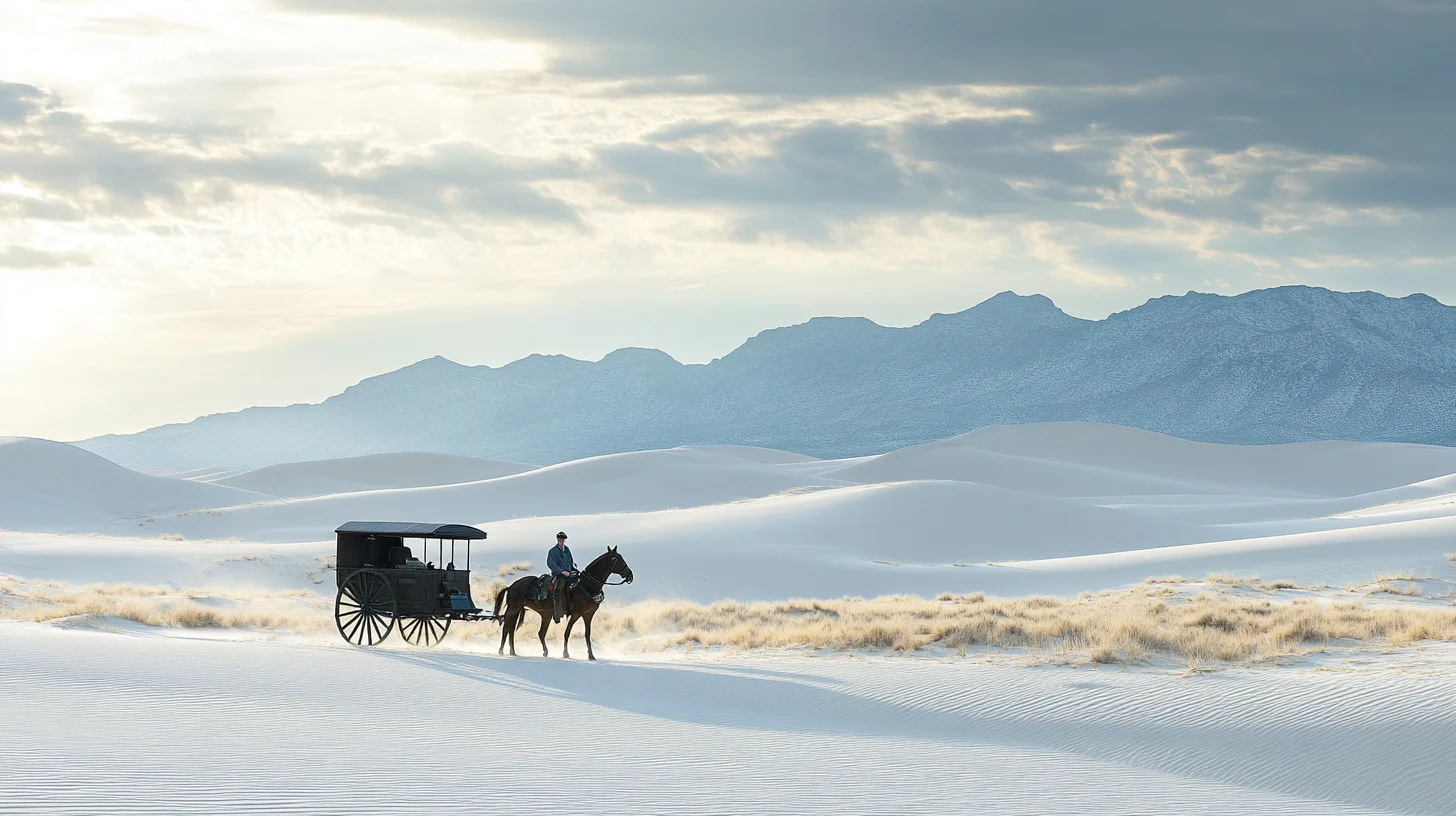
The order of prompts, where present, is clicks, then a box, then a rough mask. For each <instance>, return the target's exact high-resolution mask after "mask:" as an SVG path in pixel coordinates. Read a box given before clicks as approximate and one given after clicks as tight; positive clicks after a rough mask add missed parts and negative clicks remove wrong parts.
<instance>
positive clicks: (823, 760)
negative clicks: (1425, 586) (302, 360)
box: [0, 623, 1456, 814]
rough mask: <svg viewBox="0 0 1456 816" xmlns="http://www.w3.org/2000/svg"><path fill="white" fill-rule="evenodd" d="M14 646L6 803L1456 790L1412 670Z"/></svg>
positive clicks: (34, 639)
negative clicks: (1203, 670) (1213, 670)
mask: <svg viewBox="0 0 1456 816" xmlns="http://www.w3.org/2000/svg"><path fill="white" fill-rule="evenodd" d="M0 653H4V654H5V655H6V663H5V668H4V670H3V671H0V720H3V721H4V722H5V723H6V739H4V740H0V767H4V768H5V773H4V774H0V802H3V808H4V810H5V811H6V812H9V813H24V814H40V813H114V814H123V813H148V814H150V813H198V814H201V813H220V812H252V813H281V812H295V813H298V812H308V813H338V812H348V813H360V814H370V813H380V814H393V813H400V812H413V813H482V812H501V813H512V814H535V813H541V814H546V813H581V814H608V813H611V814H622V813H786V812H791V813H825V814H843V813H945V814H952V813H986V814H1013V813H1014V814H1027V813H1072V814H1076V813H1166V814H1269V813H1280V814H1354V813H1408V814H1447V813H1450V812H1451V809H1450V805H1451V801H1450V792H1449V790H1448V785H1447V783H1448V781H1449V780H1450V779H1451V778H1452V776H1453V774H1456V755H1453V754H1452V753H1451V752H1450V751H1449V750H1448V748H1449V746H1448V744H1447V743H1448V742H1449V735H1450V734H1451V733H1452V732H1453V730H1456V694H1453V692H1456V681H1453V678H1452V676H1451V675H1450V674H1440V673H1438V674H1427V673H1426V672H1425V671H1424V670H1423V668H1422V666H1421V665H1420V664H1419V663H1415V664H1411V663H1402V664H1399V665H1392V666H1388V667H1385V668H1379V667H1370V666H1359V665H1349V666H1337V665H1332V666H1330V668H1332V669H1337V670H1336V671H1328V672H1323V673H1317V672H1307V671H1306V672H1298V673H1295V672H1291V671H1279V670H1275V671H1268V670H1265V671H1241V670H1233V671H1228V672H1224V673H1221V674H1218V675H1215V676H1210V677H1191V678H1190V677H1180V676H1176V675H1174V674H1162V673H1149V672H1141V673H1126V672H1118V671H1094V670H1083V671H1077V670H1067V669H1049V670H1029V669H1018V668H1012V667H1007V666H1001V665H995V664H994V663H989V664H988V663H986V662H983V661H977V660H959V661H952V662H946V661H937V660H917V659H904V658H901V659H893V658H891V659H877V660H867V659H864V658H846V659H835V658H819V659H813V658H772V657H764V658H737V659H719V660H705V661H704V660H700V661H675V662H655V663H643V662H624V661H612V660H611V658H610V655H604V657H606V658H607V660H606V661H605V662H599V663H597V664H587V663H584V662H577V661H561V660H542V659H539V658H537V659H531V658H518V659H511V658H496V657H494V656H490V657H486V656H481V655H475V654H467V653H460V652H451V651H435V652H422V651H415V650H404V649H376V650H357V649H352V648H347V647H343V646H339V645H323V644H319V645H315V644H313V643H308V642H292V643H287V642H285V643H266V642H257V641H241V642H240V641H231V640H197V639H191V640H186V639H176V638H161V637H154V636H150V635H149V633H148V632H147V631H146V630H145V629H144V628H143V627H128V626H118V627H117V629H116V633H114V634H108V633H103V632H98V631H92V630H87V629H84V628H80V629H73V630H62V629H57V628H55V627H49V626H40V625H35V624H16V623H11V624H5V623H0ZM1447 657H1448V659H1449V656H1447ZM82 769H84V770H82ZM548 776H549V777H558V778H566V779H569V780H571V783H570V784H569V785H567V786H564V787H561V786H558V787H554V788H553V786H550V785H546V784H543V781H542V780H543V779H544V778H546V777H548Z"/></svg>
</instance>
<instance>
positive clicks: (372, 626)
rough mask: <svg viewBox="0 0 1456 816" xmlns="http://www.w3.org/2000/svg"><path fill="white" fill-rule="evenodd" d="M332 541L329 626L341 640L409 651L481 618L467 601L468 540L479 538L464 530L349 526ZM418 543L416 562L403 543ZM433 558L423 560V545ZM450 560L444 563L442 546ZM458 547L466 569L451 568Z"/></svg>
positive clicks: (371, 523)
mask: <svg viewBox="0 0 1456 816" xmlns="http://www.w3.org/2000/svg"><path fill="white" fill-rule="evenodd" d="M334 532H335V533H336V534H337V535H338V550H337V560H336V562H335V564H334V566H335V570H336V574H337V579H338V586H339V594H338V596H337V598H336V599H335V601H334V622H335V623H336V624H338V627H339V634H341V635H343V636H344V640H347V641H349V642H350V643H353V644H355V645H356V646H373V645H374V644H376V643H379V642H380V641H382V640H384V639H385V638H387V637H389V633H390V632H391V631H392V630H393V629H394V626H395V623H396V622H397V623H398V624H399V636H400V637H402V638H404V639H405V640H406V641H408V642H409V643H412V644H414V645H416V646H434V645H435V644H437V643H439V642H440V640H441V638H443V637H445V633H446V632H448V631H449V630H450V622H451V621H457V620H488V619H491V616H489V615H483V614H482V613H481V609H480V607H478V606H476V605H475V601H474V600H472V599H471V597H470V542H472V541H479V540H482V539H484V538H485V532H484V531H483V530H478V529H476V528H474V527H470V526H467V525H464V524H413V523H408V522H396V521H351V522H349V523H348V524H345V525H344V526H342V527H340V528H339V529H337V530H335V531H334ZM411 540H420V541H421V550H422V552H421V553H420V556H422V557H416V555H415V553H414V551H413V550H411V549H410V547H409V546H408V545H407V544H406V543H405V542H407V541H411ZM432 541H433V542H436V543H437V545H438V549H437V553H438V560H430V558H429V556H430V543H431V542H432ZM447 541H448V542H450V547H449V549H450V559H449V561H446V560H445V542H447ZM461 542H464V550H465V553H464V555H465V569H457V568H456V567H455V558H456V554H457V553H456V547H457V546H458V545H459V544H460V543H461Z"/></svg>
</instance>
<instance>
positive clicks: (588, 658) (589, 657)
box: [586, 655, 596, 660]
mask: <svg viewBox="0 0 1456 816" xmlns="http://www.w3.org/2000/svg"><path fill="white" fill-rule="evenodd" d="M586 659H587V660H596V658H595V657H592V656H591V655H587V656H586Z"/></svg>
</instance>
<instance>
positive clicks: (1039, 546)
mask: <svg viewBox="0 0 1456 816" xmlns="http://www.w3.org/2000/svg"><path fill="white" fill-rule="evenodd" d="M76 454H80V455H79V456H78V455H76ZM366 459H368V458H366ZM381 461H384V460H381V459H379V458H374V459H368V461H366V462H363V463H352V464H351V463H350V462H349V460H335V461H333V462H314V463H301V464H300V465H298V466H294V465H280V466H277V467H275V468H273V469H271V470H270V469H266V468H264V469H258V470H255V471H250V472H249V473H252V474H254V476H253V478H254V479H255V480H261V479H263V478H264V477H266V478H267V479H268V480H271V481H270V484H269V485H268V486H270V487H271V489H273V490H276V491H279V492H290V491H291V492H293V493H295V494H298V493H305V492H312V491H313V490H315V489H317V488H319V487H320V486H325V487H326V486H327V485H328V484H334V485H344V486H345V487H346V492H333V493H327V494H324V495H316V496H311V497H294V498H275V497H271V496H264V495H262V494H261V493H259V492H256V491H254V492H243V491H242V490H240V489H239V488H240V487H241V484H242V481H243V480H236V481H239V485H238V486H236V487H229V486H227V484H226V480H228V479H233V478H234V477H236V476H239V475H241V474H239V473H237V472H235V471H227V470H225V469H222V468H217V469H204V470H201V471H197V472H193V473H188V474H183V475H182V476H183V478H177V477H173V478H163V477H156V476H143V475H141V474H135V473H132V472H130V471H126V470H125V469H121V468H116V466H114V465H112V464H111V463H109V462H106V461H105V460H101V459H99V458H97V457H94V456H91V455H90V454H84V453H83V452H78V451H74V449H70V448H68V446H63V445H56V444H55V443H44V442H38V441H31V440H26V441H22V442H21V443H11V444H10V445H0V606H3V607H4V609H3V610H0V617H6V618H11V619H12V620H0V655H4V658H5V659H4V661H3V663H0V721H3V722H5V723H6V724H7V731H6V736H7V739H5V740H3V741H0V767H5V768H6V769H7V773H6V774H0V810H6V811H7V812H11V811H13V812H26V813H30V812H36V813H39V812H78V811H80V812H108V813H125V812H147V813H153V812H167V813H176V812H196V813H202V812H216V811H219V810H272V811H288V810H293V811H328V810H331V809H347V810H350V811H351V812H360V813H368V812H380V813H388V812H399V811H400V810H401V809H406V810H411V811H417V810H429V811H431V812H477V811H479V810H480V809H483V808H490V807H496V808H497V809H500V810H503V811H509V812H513V813H551V812H562V811H569V812H586V813H623V812H662V811H668V812H678V811H690V812H724V811H731V812H765V813H767V812H775V813H776V812H785V811H789V812H822V813H843V812H907V811H908V812H938V813H960V812H986V813H1026V812H1129V811H1132V812H1162V813H1200V812H1202V813H1267V812H1272V811H1278V812H1288V813H1356V812H1361V813H1369V812H1406V813H1433V814H1434V813H1446V812H1449V794H1448V793H1447V792H1446V790H1445V785H1444V780H1445V779H1449V778H1450V777H1451V775H1452V772H1453V771H1456V766H1453V760H1452V759H1451V758H1450V755H1449V752H1448V751H1445V750H1444V749H1443V747H1442V746H1443V745H1444V741H1445V735H1446V734H1447V733H1449V732H1450V730H1451V725H1452V720H1453V719H1456V703H1453V702H1452V701H1453V699H1456V696H1453V695H1452V693H1451V692H1452V691H1456V653H1453V648H1452V645H1451V644H1449V643H1445V642H1442V641H1440V640H1435V639H1433V638H1444V637H1449V632H1448V630H1447V628H1445V627H1447V626H1448V623H1447V622H1448V621H1449V620H1450V615H1451V614H1452V613H1451V610H1452V609H1453V608H1456V607H1452V606H1451V597H1450V596H1451V594H1452V591H1451V587H1452V583H1453V581H1456V561H1452V560H1450V558H1449V556H1448V554H1449V553H1450V552H1451V549H1452V547H1451V543H1450V542H1451V540H1452V538H1453V536H1456V479H1452V478H1448V477H1451V476H1452V474H1456V451H1451V450H1448V449H1444V448H1434V447H1425V446H1413V445H1383V444H1370V445H1350V444H1344V443H1321V444H1311V445H1284V446H1272V447H1262V448H1257V447H1240V446H1221V445H1202V444H1198V443H1190V442H1184V441H1181V440H1176V439H1170V438H1168V437H1162V436H1158V435H1156V434H1148V433H1144V432H1140V431H1132V430H1128V429H1124V428H1112V427H1107V426H1096V425H1084V424H1072V423H1067V424H1054V425H1032V426H1019V427H1011V428H990V429H985V430H983V431H978V432H975V433H972V434H967V435H965V436H962V437H958V438H956V439H952V440H946V441H944V442H940V443H932V444H929V445H921V446H916V447H914V448H907V449H905V450H901V451H894V452H891V453H887V454H884V455H882V456H875V457H860V458H857V459H853V460H844V461H820V460H814V459H810V458H808V457H802V456H796V455H793V454H786V453H783V452H777V451H764V450H759V449H752V448H739V447H732V446H707V447H697V448H683V449H675V450H669V451H645V452H639V453H630V454H620V455H613V456H606V457H595V458H593V459H587V460H581V461H577V462H567V463H563V464H559V465H553V466H549V467H543V468H537V469H530V470H524V471H520V472H511V473H503V474H501V475H493V474H492V473H491V472H490V471H489V470H488V468H491V467H494V466H495V465H494V464H492V463H489V462H485V460H474V461H467V462H456V461H451V463H450V466H451V467H452V468H456V470H450V469H449V468H444V467H441V468H440V469H439V472H431V465H430V463H431V462H432V461H442V462H443V461H445V460H437V459H434V458H433V457H431V456H422V457H413V456H410V457H404V458H402V459H401V460H400V461H401V462H406V463H408V465H409V467H407V468H404V467H402V468H401V470H400V472H399V473H398V474H392V473H391V471H390V469H389V468H388V467H380V462H381ZM360 464H362V465H367V467H364V468H363V470H360V471H357V472H355V471H352V470H351V468H354V467H355V465H360ZM459 468H465V471H464V472H463V473H462V472H461V471H460V470H459ZM478 468H486V469H487V470H485V471H481V470H479V469H478ZM507 469H508V470H509V469H510V468H509V467H508V468H507ZM447 471H448V472H447ZM258 474H261V476H259V475H258ZM395 475H397V476H398V478H397V480H393V481H392V479H394V476H395ZM474 476H481V477H482V478H469V477H474ZM461 478H466V480H464V481H461V480H460V479H461ZM359 484H364V485H366V486H367V487H369V488H370V489H368V490H355V489H348V488H351V486H353V485H359ZM252 486H253V487H254V488H258V487H263V486H264V485H263V482H262V481H254V482H252ZM356 519H358V520H386V519H387V520H401V521H403V520H417V521H440V522H460V523H474V524H479V525H480V526H482V527H483V528H484V529H486V530H488V531H489V533H490V538H489V539H488V540H487V541H486V542H483V543H478V544H477V545H475V551H474V563H473V564H472V566H473V567H474V569H475V575H476V578H477V586H476V590H475V591H476V594H477V601H479V602H481V603H483V604H486V605H488V604H489V602H490V600H493V599H492V598H489V597H488V595H489V594H490V589H491V588H492V585H493V584H494V585H498V582H499V581H500V580H501V573H502V572H505V573H509V574H510V575H511V576H512V577H515V576H519V575H520V574H522V573H523V572H539V571H540V570H541V569H542V562H543V560H544V556H545V550H546V548H547V546H549V544H550V543H551V536H552V535H553V534H554V532H555V531H556V530H557V529H567V530H569V531H570V533H571V535H572V538H571V543H572V546H573V549H574V550H575V552H576V554H577V558H578V561H583V562H584V561H586V560H589V559H590V558H591V557H593V556H595V555H596V554H597V553H598V552H600V550H601V549H602V548H604V547H605V546H607V545H608V544H610V545H616V546H620V547H621V551H622V553H623V554H624V555H625V556H626V557H627V558H628V560H629V562H630V563H631V565H632V567H633V569H634V571H635V573H636V576H637V581H636V583H634V584H632V585H630V586H623V587H613V588H612V589H611V590H609V593H608V598H607V606H606V609H605V611H604V612H603V613H602V618H601V619H600V621H599V623H600V624H601V625H600V627H599V632H598V644H599V645H598V649H597V652H598V655H599V657H602V658H603V660H602V661H601V662H599V663H597V664H594V665H588V664H585V663H581V662H576V661H572V662H566V661H560V660H558V659H555V658H554V657H553V658H552V659H550V660H544V661H543V660H542V659H540V658H539V657H521V658H517V659H510V658H497V657H495V655H494V651H495V644H496V642H497V640H498V638H499V628H498V627H496V626H495V625H493V624H476V625H472V626H459V627H456V629H455V630H454V631H452V633H451V634H450V636H449V638H447V640H446V642H445V643H444V644H443V645H442V646H441V647H440V648H439V649H437V650H435V651H424V650H417V649H413V648H408V647H404V646H402V645H400V644H398V643H396V641H395V640H394V639H391V640H390V641H388V642H387V645H386V646H385V647H384V648H378V649H374V650H358V649H354V648H353V647H349V646H346V645H344V644H342V643H341V642H340V641H339V640H338V638H337V635H336V633H334V632H332V619H331V616H330V612H331V606H332V597H333V595H332V593H333V580H334V577H333V573H332V572H330V571H328V569H327V566H328V563H329V557H330V556H331V555H332V552H333V544H332V540H331V531H332V529H333V528H334V527H335V526H337V525H338V524H340V523H342V522H344V521H349V520H356ZM523 565H530V566H526V567H524V569H523ZM1177 575H1182V576H1189V577H1190V578H1191V579H1192V580H1181V579H1180V580H1174V579H1172V578H1171V576H1177ZM1210 575H1212V576H1213V577H1212V578H1211V579H1209V578H1204V577H1203V576H1210ZM1160 576H1169V577H1168V578H1167V579H1166V580H1160V581H1156V582H1152V583H1144V581H1145V579H1149V578H1156V577H1160ZM1252 576H1261V577H1260V579H1258V580H1253V579H1252ZM940 593H949V594H950V597H948V598H945V599H942V600H936V597H935V596H937V595H939V594H940ZM977 593H984V596H982V597H979V598H978V597H977ZM1081 593H1091V595H1090V596H1089V597H1087V598H1082V599H1079V598H1078V596H1079V594H1081ZM887 595H888V596H894V595H909V596H918V597H903V598H888V599H881V600H876V598H877V597H879V596H887ZM846 596H851V597H850V598H849V599H846ZM1029 596H1050V597H1049V598H1047V599H1046V600H1035V599H1032V598H1030V597H1029ZM1204 596H1206V597H1204ZM855 597H858V598H860V599H864V600H855ZM1200 597H1202V600H1200ZM795 598H808V599H810V600H806V601H802V602H795V601H792V600H791V599H795ZM973 598H974V599H976V600H974V601H972V600H971V599H973ZM814 599H817V600H814ZM1001 599H1005V600H1001ZM720 601H722V602H723V603H721V604H718V605H717V606H714V604H717V603H718V602H720ZM1355 603H1358V604H1359V607H1358V609H1357V608H1356V607H1354V606H1351V604H1355ZM1157 605H1162V609H1163V611H1161V612H1155V611H1154V609H1155V607H1157ZM962 607H963V608H962ZM973 608H974V609H973ZM1261 609H1272V610H1273V611H1271V612H1268V613H1265V612H1261V611H1260V610H1261ZM60 614H65V615H67V616H66V617H61V618H59V619H56V617H55V616H56V615H60ZM1150 616H1151V617H1150ZM1159 616H1161V617H1159ZM17 618H18V619H20V620H13V619H17ZM37 620H45V621H47V622H44V623H38V622H34V621H37ZM978 621H979V622H978ZM877 627H878V628H877ZM560 631H561V629H560V627H552V629H551V631H550V637H549V643H550V646H551V650H552V654H553V655H555V654H558V653H559V651H560V649H559V647H560ZM535 632H536V618H535V616H534V615H529V616H528V620H527V622H526V625H525V627H524V628H523V629H522V631H521V632H519V633H518V637H517V646H518V649H519V650H520V652H521V654H523V655H534V654H539V651H538V647H537V645H536V639H535ZM578 632H580V627H578ZM967 632H971V633H980V634H981V636H976V637H966V633H967ZM987 643H990V644H993V645H991V646H987V645H985V644H987ZM1240 644H1242V645H1240ZM1250 644H1253V646H1254V648H1253V649H1252V650H1251V649H1248V648H1245V647H1247V646H1249V645H1250ZM1230 645H1232V647H1233V648H1229V647H1230ZM744 647H748V650H747V651H742V649H743V648H744ZM897 648H899V649H903V650H906V651H899V652H897V651H896V649H897ZM574 653H575V654H576V655H577V656H580V654H581V653H582V652H581V651H575V652H574ZM1099 660H1111V661H1113V663H1111V664H1109V665H1101V664H1099V663H1098V662H1097V661H1099ZM1099 665H1101V668H1099ZM1208 669H1213V670H1216V671H1214V673H1212V674H1205V673H1204V670H1208ZM572 746H579V747H578V748H573V747H572ZM361 751H362V752H363V755H367V756H370V757H374V756H377V755H381V756H384V757H386V759H384V760H380V761H375V760H373V759H370V760H369V761H368V762H365V763H364V765H367V766H369V768H371V769H382V770H367V771H361V770H360V762H359V759H358V758H359V757H360V756H361ZM543 756H545V757H549V759H550V761H549V762H543V761H542V757H543ZM548 768H549V769H550V773H553V774H555V773H563V772H564V773H566V774H568V775H569V776H570V777H571V778H572V779H573V780H575V781H576V782H577V783H578V784H579V785H580V786H581V788H582V789H583V790H590V791H593V792H595V795H594V796H590V797H584V798H581V799H572V800H570V802H569V806H563V804H562V801H561V800H560V798H559V797H555V796H549V795H543V794H542V793H541V792H540V786H539V785H537V784H535V782H534V781H533V780H536V779H537V778H538V777H539V776H540V775H541V774H543V773H546V772H547V770H546V769H548ZM850 771H852V772H850Z"/></svg>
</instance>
